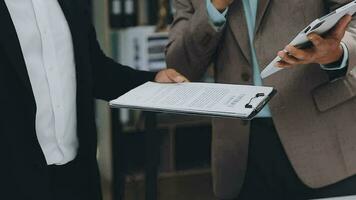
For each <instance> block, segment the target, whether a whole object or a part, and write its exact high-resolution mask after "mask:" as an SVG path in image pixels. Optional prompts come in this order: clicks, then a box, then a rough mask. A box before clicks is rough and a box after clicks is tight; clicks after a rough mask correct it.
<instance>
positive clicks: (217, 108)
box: [110, 82, 275, 119]
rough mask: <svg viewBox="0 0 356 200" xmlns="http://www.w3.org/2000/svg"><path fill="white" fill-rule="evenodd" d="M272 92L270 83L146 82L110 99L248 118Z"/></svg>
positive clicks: (134, 105)
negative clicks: (247, 84)
mask: <svg viewBox="0 0 356 200" xmlns="http://www.w3.org/2000/svg"><path fill="white" fill-rule="evenodd" d="M274 94H275V90H274V89H273V88H272V87H257V86H245V85H230V84H214V83H179V84H162V83H154V82H147V83H145V84H143V85H141V86H139V87H137V88H135V89H133V90H131V91H130V92H128V93H126V94H124V95H123V96H121V97H119V98H118V99H116V100H113V101H111V102H110V105H111V106H112V107H116V108H131V109H139V110H146V111H156V112H168V113H181V114H193V115H202V116H215V117H233V118H242V119H251V118H253V117H254V116H255V115H256V114H258V112H259V111H260V110H261V109H262V108H263V107H264V106H265V105H266V104H267V103H268V101H269V100H270V99H271V98H272V96H273V95H274Z"/></svg>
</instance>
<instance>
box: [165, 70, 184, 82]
mask: <svg viewBox="0 0 356 200" xmlns="http://www.w3.org/2000/svg"><path fill="white" fill-rule="evenodd" d="M166 74H167V76H168V78H169V79H170V80H171V81H172V82H176V83H183V82H189V81H188V79H187V78H186V77H184V76H183V75H181V74H180V73H178V72H177V71H176V70H174V69H168V70H167V71H166Z"/></svg>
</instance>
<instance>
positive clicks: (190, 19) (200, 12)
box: [166, 0, 223, 80]
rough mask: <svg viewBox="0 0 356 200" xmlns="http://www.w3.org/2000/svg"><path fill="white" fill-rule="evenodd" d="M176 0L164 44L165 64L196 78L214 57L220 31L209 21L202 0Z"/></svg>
mask: <svg viewBox="0 0 356 200" xmlns="http://www.w3.org/2000/svg"><path fill="white" fill-rule="evenodd" d="M199 2H200V3H197V4H198V5H196V4H193V3H192V1H191V0H175V7H176V10H177V13H176V16H175V19H174V22H173V24H172V27H171V31H170V38H169V40H170V42H169V44H168V45H167V50H166V54H167V58H166V59H167V64H168V66H174V68H176V69H177V70H178V71H180V72H182V73H183V74H184V75H186V76H187V77H188V78H189V79H190V80H196V79H199V78H200V77H201V76H202V75H203V74H204V73H205V71H206V69H207V68H208V66H209V65H210V63H211V62H212V61H213V59H214V56H215V54H216V51H217V48H218V45H219V43H220V40H221V38H222V35H223V28H222V29H217V28H216V27H215V26H214V25H213V24H212V22H211V19H210V17H209V14H208V11H207V4H206V1H205V0H202V1H199Z"/></svg>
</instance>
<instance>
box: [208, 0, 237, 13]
mask: <svg viewBox="0 0 356 200" xmlns="http://www.w3.org/2000/svg"><path fill="white" fill-rule="evenodd" d="M233 1H234V0H211V3H212V4H213V5H214V6H215V8H216V9H217V10H218V11H220V12H224V11H225V9H226V8H227V7H228V6H229V5H230V4H231V3H232V2H233Z"/></svg>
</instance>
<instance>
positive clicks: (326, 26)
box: [261, 1, 356, 79]
mask: <svg viewBox="0 0 356 200" xmlns="http://www.w3.org/2000/svg"><path fill="white" fill-rule="evenodd" d="M355 12H356V1H352V2H350V3H348V4H346V5H344V6H342V7H340V8H338V9H336V10H335V11H333V12H331V13H329V14H327V15H325V16H323V17H321V18H319V19H316V20H314V21H313V22H312V23H310V24H309V26H307V27H306V28H304V29H303V30H302V31H301V32H299V34H298V35H297V36H296V37H295V38H294V39H293V40H292V41H291V42H290V43H289V44H290V45H292V46H295V47H297V48H299V49H303V48H307V47H310V46H311V45H312V44H311V42H310V41H309V39H308V37H307V36H308V35H309V34H310V33H317V34H319V35H323V34H325V33H327V32H328V31H329V30H331V29H332V28H333V27H334V26H335V25H336V24H337V23H338V22H339V20H340V19H341V18H342V17H343V16H345V15H347V14H349V15H351V16H352V15H354V14H355ZM281 60H282V59H281V58H280V57H278V56H277V57H276V58H275V59H273V61H272V62H271V63H270V64H269V65H268V66H267V67H266V68H265V69H264V70H263V71H262V72H261V77H262V78H263V79H264V78H267V77H269V76H270V75H272V74H274V73H277V72H278V71H280V70H282V68H279V67H278V66H277V62H279V61H281Z"/></svg>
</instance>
